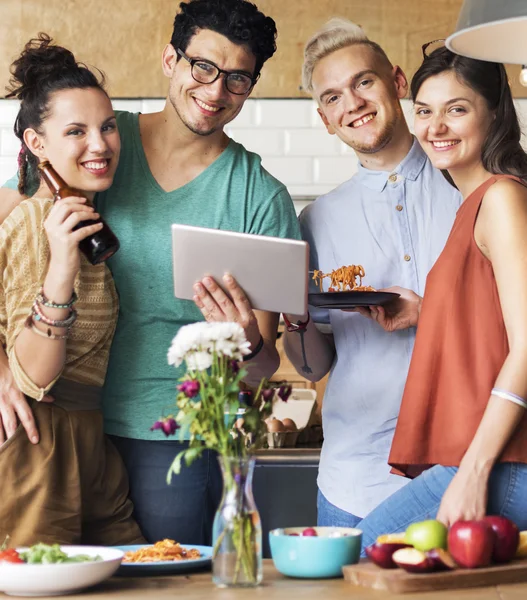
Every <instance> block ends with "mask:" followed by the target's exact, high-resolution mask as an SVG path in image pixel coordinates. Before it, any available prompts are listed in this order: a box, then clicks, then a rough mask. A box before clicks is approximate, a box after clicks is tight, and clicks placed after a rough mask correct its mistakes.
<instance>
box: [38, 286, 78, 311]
mask: <svg viewBox="0 0 527 600" xmlns="http://www.w3.org/2000/svg"><path fill="white" fill-rule="evenodd" d="M37 302H38V303H39V304H42V306H47V307H48V308H71V307H72V306H73V305H74V304H75V302H77V294H76V293H75V292H73V293H72V294H71V298H70V299H69V300H68V302H66V304H57V303H56V302H53V301H52V300H49V298H46V296H45V295H44V287H41V288H40V291H39V292H38V294H37Z"/></svg>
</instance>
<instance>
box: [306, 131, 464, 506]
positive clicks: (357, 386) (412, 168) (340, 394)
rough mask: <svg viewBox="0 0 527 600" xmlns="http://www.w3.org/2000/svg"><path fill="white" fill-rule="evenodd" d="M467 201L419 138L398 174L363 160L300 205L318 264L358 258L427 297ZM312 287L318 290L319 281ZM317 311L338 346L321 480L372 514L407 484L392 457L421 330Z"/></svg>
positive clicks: (376, 279) (368, 280)
mask: <svg viewBox="0 0 527 600" xmlns="http://www.w3.org/2000/svg"><path fill="white" fill-rule="evenodd" d="M461 200H462V199H461V195H460V194H459V192H458V191H457V190H456V189H455V188H454V187H452V186H451V185H450V184H449V183H448V182H447V181H446V179H445V178H444V177H443V175H442V173H441V172H440V171H438V170H436V169H434V168H433V167H432V165H431V163H430V161H429V160H428V158H427V157H426V155H425V153H424V152H423V150H422V149H421V147H420V145H419V144H418V142H417V141H416V140H414V143H413V145H412V148H411V150H410V152H409V153H408V155H407V156H406V157H405V159H404V160H403V161H402V162H401V164H400V165H399V166H398V167H397V168H396V169H394V170H393V171H391V172H385V171H371V170H369V169H366V168H364V167H362V166H359V170H358V173H357V174H356V175H354V176H353V177H352V178H351V179H350V180H349V181H347V182H345V183H343V184H342V185H341V186H339V187H338V188H336V189H335V190H333V191H332V192H330V193H329V194H326V195H325V196H321V197H320V198H318V199H317V200H316V201H315V202H313V204H311V205H309V206H308V207H306V208H305V209H304V210H303V211H302V213H301V215H300V224H301V227H302V232H303V236H304V239H305V240H306V241H308V242H309V245H310V250H311V265H310V268H311V269H320V270H322V271H323V272H325V273H328V272H330V271H332V270H333V269H336V268H338V267H340V266H343V265H350V264H355V265H359V264H360V265H363V267H364V269H365V271H366V277H365V278H364V280H363V283H364V285H372V286H373V287H375V288H376V289H380V288H386V287H390V286H392V285H399V286H401V287H404V288H409V289H411V290H414V291H415V292H416V293H417V294H419V295H420V296H422V295H423V293H424V289H425V282H426V276H427V274H428V272H429V271H430V269H431V268H432V265H433V264H434V262H435V261H436V259H437V257H438V256H439V254H440V252H441V250H442V249H443V247H444V245H445V242H446V240H447V237H448V234H449V233H450V229H451V227H452V224H453V222H454V218H455V216H456V211H457V209H458V208H459V206H460V204H461ZM326 281H327V280H326ZM325 289H327V284H326V288H325ZM310 291H318V290H317V289H316V288H315V286H314V284H312V288H311V290H310ZM310 312H311V315H312V318H313V320H314V321H315V322H318V323H330V324H331V328H332V332H333V336H334V340H335V347H336V358H335V361H334V363H333V366H332V368H331V373H330V376H329V380H328V384H327V387H326V393H325V396H324V401H323V407H322V423H323V427H324V445H323V448H322V454H321V460H320V469H319V475H318V485H319V488H320V490H321V491H322V493H323V494H324V496H325V497H326V498H327V499H328V500H329V501H330V502H331V503H332V504H334V505H335V506H337V507H338V508H340V509H342V510H345V511H347V512H349V513H352V514H354V515H356V516H359V517H364V516H365V515H366V514H368V513H369V512H370V511H371V510H372V509H373V508H375V507H376V506H377V505H378V504H379V503H380V502H382V501H383V500H384V499H385V498H387V497H388V496H390V495H391V494H392V493H393V492H395V491H396V490H398V489H399V488H401V487H402V486H403V485H404V484H405V483H406V482H407V481H408V480H406V479H404V478H403V477H399V476H397V475H391V474H390V467H389V466H388V464H387V459H388V454H389V451H390V446H391V443H392V438H393V434H394V429H395V425H396V422H397V415H398V412H399V407H400V403H401V398H402V394H403V389H404V384H405V381H406V376H407V374H408V367H409V364H410V357H411V354H412V349H413V345H414V339H415V328H411V329H407V330H404V331H397V332H394V333H387V332H385V331H384V330H383V329H381V327H380V326H379V325H378V324H377V323H375V322H374V321H371V320H369V319H366V318H364V317H362V316H361V315H359V314H357V313H346V312H342V311H340V310H330V311H326V310H313V309H312V308H311V310H310Z"/></svg>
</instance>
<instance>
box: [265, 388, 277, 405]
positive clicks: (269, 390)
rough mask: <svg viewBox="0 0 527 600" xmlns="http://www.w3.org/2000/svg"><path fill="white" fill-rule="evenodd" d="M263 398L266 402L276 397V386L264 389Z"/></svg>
mask: <svg viewBox="0 0 527 600" xmlns="http://www.w3.org/2000/svg"><path fill="white" fill-rule="evenodd" d="M262 398H263V399H264V400H265V402H270V401H271V400H272V399H273V398H274V388H267V389H265V390H262Z"/></svg>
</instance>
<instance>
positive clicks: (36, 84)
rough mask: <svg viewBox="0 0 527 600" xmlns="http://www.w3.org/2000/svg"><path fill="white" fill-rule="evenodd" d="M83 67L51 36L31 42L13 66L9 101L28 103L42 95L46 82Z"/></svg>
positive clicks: (41, 36)
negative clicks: (34, 96)
mask: <svg viewBox="0 0 527 600" xmlns="http://www.w3.org/2000/svg"><path fill="white" fill-rule="evenodd" d="M78 69H79V65H78V63H77V61H76V60H75V56H73V54H72V53H71V52H70V51H69V50H67V49H66V48H63V47H62V46H57V45H56V44H54V43H53V40H52V39H51V37H50V36H49V35H48V34H47V33H39V34H38V37H36V38H33V39H31V40H29V42H28V43H27V44H26V45H25V46H24V50H23V51H22V53H21V54H20V56H19V57H18V58H17V59H16V60H15V61H14V62H13V64H12V65H11V75H12V76H11V78H10V80H9V86H8V87H7V89H8V91H9V94H8V95H7V96H6V97H7V98H18V99H19V100H25V99H26V98H27V97H28V96H29V95H31V94H32V93H34V92H36V91H38V90H39V89H40V88H41V87H42V86H43V85H44V83H45V82H48V83H49V82H50V81H53V79H55V78H56V77H57V76H60V75H63V74H64V71H76V70H78Z"/></svg>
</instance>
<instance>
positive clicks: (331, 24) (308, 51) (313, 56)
mask: <svg viewBox="0 0 527 600" xmlns="http://www.w3.org/2000/svg"><path fill="white" fill-rule="evenodd" d="M355 44H365V45H367V46H369V47H370V48H372V49H373V50H374V51H375V52H376V53H377V54H378V55H379V56H380V57H381V58H382V59H383V60H385V61H386V62H387V64H388V65H389V66H390V68H391V66H392V64H391V62H390V60H389V58H388V57H387V56H386V52H384V50H383V49H382V48H381V47H380V46H379V44H377V43H376V42H372V41H371V40H370V39H369V38H368V36H367V35H366V33H365V32H364V29H362V27H361V26H360V25H356V24H355V23H352V22H351V21H348V20H347V19H343V18H341V17H334V18H333V19H330V20H329V21H328V22H327V23H326V24H325V25H324V26H323V27H322V28H321V29H319V30H318V31H317V32H316V33H315V34H314V35H313V36H312V37H311V39H309V40H308V42H307V43H306V45H305V48H304V64H303V66H302V84H303V87H304V90H306V92H312V91H313V81H312V80H313V70H314V68H315V66H316V64H317V63H318V62H319V61H320V60H322V59H323V58H325V57H326V56H328V54H332V53H333V52H335V51H336V50H341V49H342V48H347V47H348V46H353V45H355Z"/></svg>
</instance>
